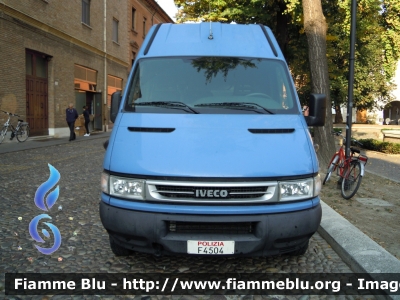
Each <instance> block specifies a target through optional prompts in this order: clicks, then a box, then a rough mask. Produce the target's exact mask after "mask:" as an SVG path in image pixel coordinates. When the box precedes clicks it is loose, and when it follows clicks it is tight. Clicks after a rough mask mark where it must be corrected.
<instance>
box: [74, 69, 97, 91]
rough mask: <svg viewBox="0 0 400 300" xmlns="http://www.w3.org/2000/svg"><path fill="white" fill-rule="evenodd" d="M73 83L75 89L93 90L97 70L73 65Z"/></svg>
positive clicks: (94, 89)
mask: <svg viewBox="0 0 400 300" xmlns="http://www.w3.org/2000/svg"><path fill="white" fill-rule="evenodd" d="M74 84H75V89H76V90H83V91H90V92H95V91H96V86H97V71H96V70H93V69H89V68H86V67H83V66H80V65H75V66H74Z"/></svg>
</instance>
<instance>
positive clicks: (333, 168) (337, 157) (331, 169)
mask: <svg viewBox="0 0 400 300" xmlns="http://www.w3.org/2000/svg"><path fill="white" fill-rule="evenodd" d="M338 160H339V155H337V154H335V156H334V157H333V158H332V160H331V163H330V164H329V167H328V171H327V172H326V176H325V179H324V181H323V182H322V184H325V182H327V181H328V180H329V178H331V175H332V172H333V171H334V170H335V167H336V164H337V162H338Z"/></svg>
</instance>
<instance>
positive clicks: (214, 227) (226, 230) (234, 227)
mask: <svg viewBox="0 0 400 300" xmlns="http://www.w3.org/2000/svg"><path fill="white" fill-rule="evenodd" d="M167 225H168V226H167V228H168V230H169V232H176V233H191V234H192V233H194V234H196V233H198V234H202V233H215V234H249V233H254V230H255V226H256V222H243V223H201V222H176V221H168V222H167Z"/></svg>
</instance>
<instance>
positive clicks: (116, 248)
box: [109, 235, 132, 256]
mask: <svg viewBox="0 0 400 300" xmlns="http://www.w3.org/2000/svg"><path fill="white" fill-rule="evenodd" d="M109 238H110V247H111V251H112V252H113V253H114V254H115V256H128V255H131V254H132V251H131V250H129V249H126V248H124V247H121V246H120V245H118V244H117V243H115V241H114V239H113V238H112V237H111V236H110V235H109Z"/></svg>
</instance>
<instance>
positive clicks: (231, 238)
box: [100, 23, 326, 256]
mask: <svg viewBox="0 0 400 300" xmlns="http://www.w3.org/2000/svg"><path fill="white" fill-rule="evenodd" d="M325 102H326V101H325V96H324V95H321V94H312V95H311V96H310V99H309V116H307V117H305V116H303V113H302V109H301V105H300V102H299V99H298V95H297V93H296V89H295V86H294V83H293V80H292V77H291V75H290V72H289V69H288V66H287V63H286V61H285V59H284V57H283V55H282V52H281V50H280V48H279V46H278V44H277V41H276V39H275V37H274V35H273V33H272V31H271V30H270V29H269V28H268V27H266V26H263V25H238V24H221V23H198V24H158V25H155V26H153V27H152V28H151V30H150V31H149V33H148V35H147V37H146V39H145V41H144V44H143V45H142V47H141V49H140V51H139V54H138V56H137V60H136V61H135V63H134V65H133V68H132V71H131V73H130V75H129V78H128V81H127V84H126V88H125V90H124V93H123V96H121V93H119V92H117V93H114V94H113V95H112V104H111V110H110V118H111V120H112V121H113V122H114V127H113V130H112V133H111V137H110V140H109V143H108V146H107V149H106V154H105V158H104V163H103V168H104V171H103V173H102V177H101V189H102V193H101V201H100V216H101V221H102V223H103V226H104V227H105V229H106V230H107V232H108V233H109V238H110V246H111V249H112V251H113V252H114V254H115V255H129V254H131V253H133V252H146V253H152V254H155V255H163V254H168V255H169V254H186V255H232V256H240V255H242V256H250V255H253V256H269V255H277V254H280V253H291V254H294V255H300V254H303V253H305V252H306V250H307V247H308V243H309V239H310V237H311V236H312V235H313V234H314V233H315V232H316V230H317V228H318V226H319V224H320V221H321V206H320V198H319V196H318V194H319V191H320V189H321V180H320V175H319V174H318V171H319V167H318V161H317V157H316V153H315V150H314V146H313V143H312V139H311V136H310V134H309V131H308V126H323V124H324V122H325V109H326V103H325Z"/></svg>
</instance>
